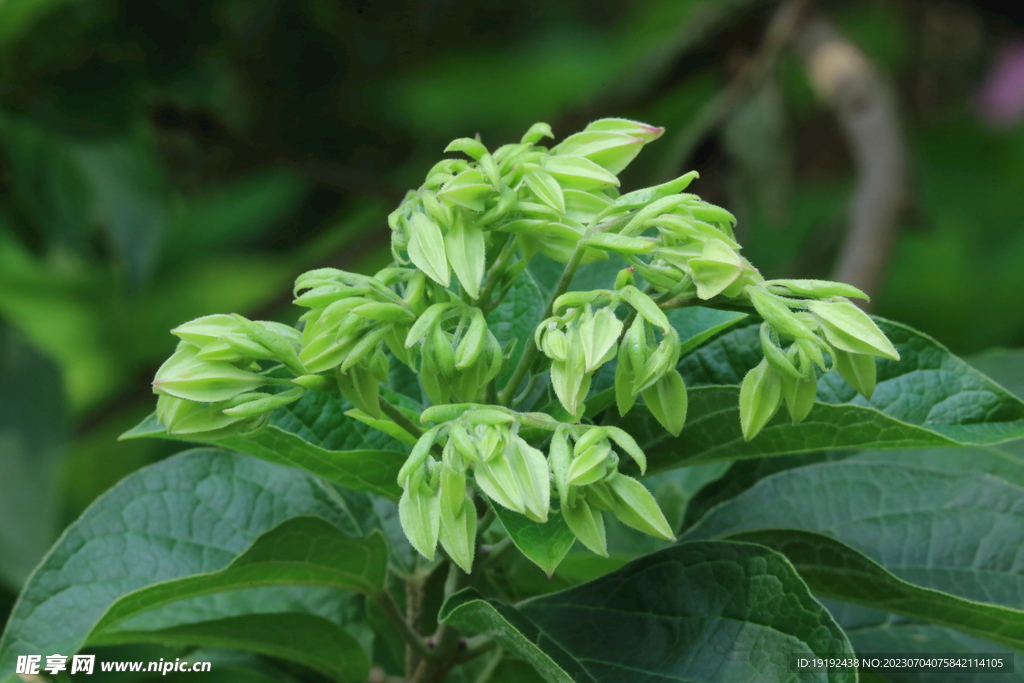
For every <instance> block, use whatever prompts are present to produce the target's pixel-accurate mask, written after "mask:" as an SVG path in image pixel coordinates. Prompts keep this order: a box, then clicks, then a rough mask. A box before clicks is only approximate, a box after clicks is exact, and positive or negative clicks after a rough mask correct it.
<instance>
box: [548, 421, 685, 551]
mask: <svg viewBox="0 0 1024 683" xmlns="http://www.w3.org/2000/svg"><path fill="white" fill-rule="evenodd" d="M570 437H571V438H570ZM613 442H614V444H615V445H617V446H618V447H619V448H621V449H622V450H623V451H624V452H625V453H626V454H627V455H629V456H630V457H631V458H633V460H634V461H635V462H636V464H637V465H638V466H639V468H640V472H641V473H643V472H644V471H646V469H647V457H646V456H645V455H644V452H643V450H641V449H640V446H638V445H637V443H636V441H635V440H634V439H633V437H631V436H630V435H629V434H627V433H626V432H624V431H623V430H621V429H619V428H617V427H593V426H583V425H561V426H559V427H558V428H557V430H556V431H555V434H554V436H552V438H551V448H550V455H549V458H548V459H549V461H550V465H551V472H552V475H553V476H552V478H553V480H554V484H555V489H556V491H557V492H558V498H559V500H560V502H561V512H562V517H563V518H565V521H566V524H568V525H569V528H570V529H571V530H572V532H573V533H574V534H575V535H576V538H578V539H579V540H580V542H581V543H583V545H585V546H587V548H589V549H590V550H592V551H593V552H595V553H597V554H598V555H604V556H607V555H608V542H607V538H606V535H605V526H604V517H603V516H602V512H610V513H612V514H613V515H615V517H617V518H618V519H619V521H621V522H623V523H624V524H627V525H629V526H631V527H633V528H634V529H637V530H639V531H642V532H643V533H645V534H650V535H652V536H657V537H659V538H664V539H667V540H672V539H673V537H674V536H673V534H672V528H671V527H670V526H669V523H668V521H667V520H666V519H665V515H664V514H662V512H661V509H660V508H659V507H658V503H657V501H655V499H654V496H652V495H651V493H650V491H648V490H647V489H646V488H644V485H643V484H641V483H640V482H638V481H637V480H636V479H633V478H632V477H629V476H626V475H625V474H622V473H621V472H620V471H619V457H618V455H617V454H616V453H615V451H614V450H613V448H612V443H613Z"/></svg>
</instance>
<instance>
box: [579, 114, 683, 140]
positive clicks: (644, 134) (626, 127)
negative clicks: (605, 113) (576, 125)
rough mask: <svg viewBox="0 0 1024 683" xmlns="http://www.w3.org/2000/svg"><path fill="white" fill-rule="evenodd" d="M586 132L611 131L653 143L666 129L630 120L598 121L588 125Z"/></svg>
mask: <svg viewBox="0 0 1024 683" xmlns="http://www.w3.org/2000/svg"><path fill="white" fill-rule="evenodd" d="M584 130H585V131H610V132H613V133H622V134H624V135H632V136H633V137H638V138H641V139H642V140H643V141H644V142H653V141H655V140H657V139H658V138H660V137H661V135H662V133H664V132H665V129H664V128H663V127H660V126H652V125H650V124H647V123H640V122H639V121H632V120H630V119H598V120H597V121H593V122H592V123H590V125H588V126H587V127H586V128H585V129H584Z"/></svg>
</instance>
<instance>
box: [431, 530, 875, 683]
mask: <svg viewBox="0 0 1024 683" xmlns="http://www.w3.org/2000/svg"><path fill="white" fill-rule="evenodd" d="M440 616H441V619H442V620H443V621H445V622H446V623H448V624H451V625H453V626H455V627H456V628H459V629H461V630H465V631H468V632H475V633H486V634H488V635H490V636H492V637H494V638H495V639H496V640H497V641H498V642H499V643H500V644H501V645H502V647H504V648H505V649H506V650H508V651H510V652H511V653H513V654H515V655H516V656H517V657H520V658H522V659H524V660H526V661H527V662H529V663H530V664H531V665H533V667H534V668H535V669H536V670H537V671H538V672H539V673H540V674H541V675H542V676H543V677H544V678H545V680H547V681H549V682H550V683H554V682H559V683H572V682H573V681H575V682H576V683H605V682H608V683H613V682H614V683H633V682H638V681H651V680H679V681H693V682H698V681H709V682H710V681H730V682H736V683H740V682H743V681H750V682H753V681H759V682H767V681H790V680H793V678H792V674H791V673H790V672H789V671H788V666H787V653H791V652H797V653H807V654H812V653H826V652H833V653H842V652H852V650H851V648H850V645H849V643H848V641H847V639H846V636H845V634H843V632H842V630H841V629H840V628H839V626H838V625H837V624H836V623H835V621H834V620H833V619H832V617H831V615H829V613H828V611H827V610H826V609H825V608H824V607H823V606H822V605H821V604H820V603H818V602H817V601H816V600H815V599H814V598H813V597H812V596H811V594H810V592H809V591H808V590H807V587H806V586H805V585H804V583H803V582H802V581H801V580H800V578H799V576H797V574H796V572H795V571H794V570H793V567H792V566H791V565H790V564H789V562H788V561H786V559H785V558H784V557H783V556H782V555H779V554H778V553H776V552H774V551H772V550H769V549H767V548H763V547H760V546H756V545H751V544H746V543H732V542H698V543H685V544H682V545H678V546H674V547H672V548H668V549H665V550H662V551H660V552H657V553H654V554H652V555H648V556H646V557H643V558H640V559H638V560H636V561H634V562H632V563H630V564H628V565H626V566H625V567H623V568H622V569H620V570H619V571H617V572H614V573H612V574H609V575H607V576H605V577H602V578H600V579H598V580H596V581H593V582H591V583H588V584H584V585H582V586H577V587H575V588H570V589H569V590H565V591H561V592H559V593H553V594H551V595H546V596H543V597H540V598H535V599H532V600H528V601H526V602H523V603H520V604H519V605H518V606H517V607H512V606H509V605H503V604H500V603H498V602H496V601H492V600H487V599H484V598H482V597H480V596H479V595H478V594H476V593H475V592H474V591H472V590H467V591H462V592H460V593H456V594H455V595H454V596H452V598H450V599H449V600H448V602H446V603H445V605H444V607H443V608H442V610H441V615H440ZM710 653H714V655H713V656H711V655H710ZM828 680H829V681H836V682H838V681H855V680H856V677H855V675H854V674H853V673H852V672H845V671H838V670H832V671H830V672H829V675H828Z"/></svg>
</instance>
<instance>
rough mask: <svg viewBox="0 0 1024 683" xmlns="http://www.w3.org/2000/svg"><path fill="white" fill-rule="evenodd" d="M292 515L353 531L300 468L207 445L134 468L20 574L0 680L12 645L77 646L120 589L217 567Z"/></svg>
mask: <svg viewBox="0 0 1024 683" xmlns="http://www.w3.org/2000/svg"><path fill="white" fill-rule="evenodd" d="M300 515H305V516H316V517H320V518H322V519H323V520H325V521H326V522H328V523H330V524H332V525H334V526H335V527H337V528H338V529H339V530H340V531H341V532H343V533H345V534H348V535H350V536H359V535H360V534H361V533H362V530H361V529H360V527H359V526H358V524H357V523H356V520H355V518H354V517H353V516H352V514H351V513H350V512H349V511H348V510H346V509H345V507H344V505H343V503H342V501H341V499H340V498H339V497H338V496H337V494H336V493H335V492H334V491H333V490H331V489H329V488H326V487H325V486H324V485H323V484H322V483H321V482H320V481H319V480H317V479H316V478H315V477H312V476H310V475H308V474H306V473H305V472H302V471H300V470H296V469H291V468H283V467H277V466H274V465H271V464H269V463H266V462H264V461H262V460H259V459H257V458H251V457H248V456H244V455H238V454H236V453H229V452H226V451H221V450H217V449H209V448H205V449H196V450H192V451H187V452H185V453H181V454H179V455H176V456H174V457H172V458H168V459H167V460H164V461H162V462H159V463H157V464H155V465H151V466H149V467H145V468H143V469H141V470H138V471H137V472H135V473H133V474H131V475H130V476H128V477H127V478H125V479H124V480H122V481H121V482H120V483H119V484H118V485H117V486H115V487H114V488H112V489H111V490H110V491H108V492H107V493H106V494H104V495H103V496H101V497H100V498H99V499H98V500H96V501H95V502H94V503H93V504H92V505H91V506H90V507H89V508H88V509H87V510H86V511H85V512H84V513H83V514H82V516H81V517H80V518H79V519H78V520H77V521H76V522H75V523H73V524H72V525H71V526H70V527H69V528H68V529H67V530H66V531H65V532H64V535H63V536H62V537H61V539H60V540H59V541H58V542H57V544H56V545H55V546H54V547H53V548H52V549H51V550H50V552H49V554H48V555H47V556H46V558H45V559H44V560H43V562H42V564H41V565H40V566H39V567H37V568H36V570H35V572H34V573H33V574H32V576H31V577H30V578H29V581H28V583H27V584H26V586H25V589H24V590H23V591H22V593H21V596H20V597H19V598H18V602H17V603H16V604H15V606H14V609H13V611H12V613H11V617H10V620H9V621H8V624H7V629H6V631H5V632H4V635H3V638H2V639H0V681H6V680H7V679H8V676H9V675H10V674H11V673H12V672H13V671H14V665H15V660H16V658H17V655H18V654H24V653H26V652H44V651H45V652H61V653H66V654H71V653H73V652H77V651H78V650H79V648H81V647H82V645H83V643H84V642H85V640H86V638H87V637H88V635H89V632H90V631H91V630H92V628H93V626H94V624H96V622H97V621H99V620H100V618H101V617H102V616H103V614H104V613H105V612H106V611H107V609H108V608H110V606H111V605H113V604H114V603H116V602H117V601H118V600H119V599H120V598H122V597H123V596H125V595H127V594H129V593H132V592H133V591H136V590H138V589H140V588H144V587H146V586H150V585H152V584H156V583H160V582H164V581H171V580H174V579H180V578H183V577H186V576H190V575H193V574H207V573H211V572H217V571H220V570H222V569H224V568H225V567H227V566H228V565H229V564H230V563H231V562H232V561H233V560H234V559H235V558H236V557H237V556H238V555H239V554H241V553H243V552H244V551H245V550H246V549H247V548H249V547H250V546H252V544H253V543H254V542H255V541H256V539H257V538H258V537H259V536H260V535H261V534H263V533H265V532H267V531H269V530H271V529H273V528H275V527H277V526H278V525H280V524H281V523H282V522H285V521H286V520H288V519H291V518H293V517H297V516H300Z"/></svg>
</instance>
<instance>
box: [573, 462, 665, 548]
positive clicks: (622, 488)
mask: <svg viewBox="0 0 1024 683" xmlns="http://www.w3.org/2000/svg"><path fill="white" fill-rule="evenodd" d="M607 486H608V488H609V489H610V491H611V494H612V496H613V497H614V504H613V506H612V510H611V512H612V514H614V515H615V516H616V517H617V518H618V519H619V521H620V522H622V523H623V524H625V525H627V526H631V527H633V528H634V529H636V530H637V531H642V532H643V533H645V534H650V535H651V536H655V537H657V538H663V539H665V540H667V541H673V540H675V534H674V533H672V527H671V526H669V523H668V520H667V519H665V514H664V513H663V512H662V511H661V508H660V507H658V502H657V501H656V500H655V499H654V496H652V495H651V492H650V491H648V490H647V489H646V488H644V485H643V484H641V483H640V482H638V481H637V480H636V479H633V478H632V477H627V476H626V475H624V474H619V475H617V476H614V477H612V478H611V479H610V480H609V481H608V483H607ZM588 493H589V492H588ZM588 498H589V496H588Z"/></svg>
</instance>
